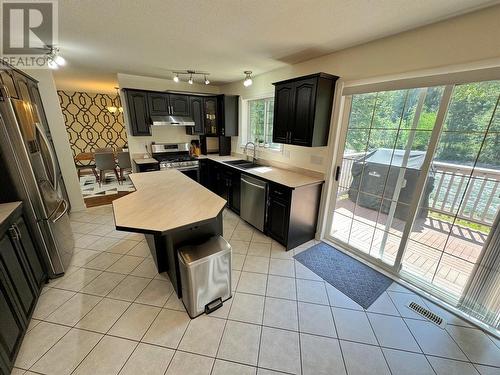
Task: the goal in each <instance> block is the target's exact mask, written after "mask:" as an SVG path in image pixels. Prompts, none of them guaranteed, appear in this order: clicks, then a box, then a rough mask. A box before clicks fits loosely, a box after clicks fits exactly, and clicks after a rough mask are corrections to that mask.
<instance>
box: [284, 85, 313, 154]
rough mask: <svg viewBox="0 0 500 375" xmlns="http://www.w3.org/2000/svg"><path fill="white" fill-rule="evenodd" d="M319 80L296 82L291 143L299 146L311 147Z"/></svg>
mask: <svg viewBox="0 0 500 375" xmlns="http://www.w3.org/2000/svg"><path fill="white" fill-rule="evenodd" d="M316 85H317V79H315V78H313V79H307V80H302V81H297V82H295V89H294V115H293V120H292V121H291V123H290V124H291V126H290V133H291V134H290V136H289V141H290V143H292V144H294V145H298V146H310V145H311V142H312V131H313V127H314V109H315V105H316Z"/></svg>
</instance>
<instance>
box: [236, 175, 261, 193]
mask: <svg viewBox="0 0 500 375" xmlns="http://www.w3.org/2000/svg"><path fill="white" fill-rule="evenodd" d="M241 182H244V183H245V184H249V185H252V186H254V187H256V188H258V189H262V190H265V189H266V185H258V184H254V183H253V182H250V181H248V180H247V179H245V178H244V177H241Z"/></svg>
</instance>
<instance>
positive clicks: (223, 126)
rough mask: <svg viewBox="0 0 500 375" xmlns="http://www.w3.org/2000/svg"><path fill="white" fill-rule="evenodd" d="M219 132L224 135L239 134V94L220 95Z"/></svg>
mask: <svg viewBox="0 0 500 375" xmlns="http://www.w3.org/2000/svg"><path fill="white" fill-rule="evenodd" d="M217 99H218V115H219V118H218V126H217V133H218V135H220V136H223V137H231V136H234V137H236V136H238V106H239V96H237V95H219V96H218V97H217Z"/></svg>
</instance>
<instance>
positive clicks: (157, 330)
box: [142, 309, 190, 349]
mask: <svg viewBox="0 0 500 375" xmlns="http://www.w3.org/2000/svg"><path fill="white" fill-rule="evenodd" d="M189 322H190V319H189V316H188V314H187V313H186V312H182V311H174V310H167V309H162V311H161V312H160V314H158V316H157V317H156V319H155V321H154V322H153V324H151V327H150V328H149V330H148V331H147V332H146V334H145V335H144V337H143V339H142V341H143V342H146V343H149V344H155V345H160V346H165V347H168V348H171V349H177V347H178V345H179V342H180V341H181V339H182V336H183V335H184V332H185V331H186V328H187V326H188V324H189Z"/></svg>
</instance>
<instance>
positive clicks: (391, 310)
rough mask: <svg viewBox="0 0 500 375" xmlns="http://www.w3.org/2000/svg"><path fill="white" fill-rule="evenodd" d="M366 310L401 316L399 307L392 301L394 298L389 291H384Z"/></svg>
mask: <svg viewBox="0 0 500 375" xmlns="http://www.w3.org/2000/svg"><path fill="white" fill-rule="evenodd" d="M366 311H368V312H374V313H379V314H387V315H394V316H399V312H398V309H396V306H394V304H393V303H392V300H391V298H390V297H389V295H388V294H387V292H384V293H382V294H381V295H380V297H378V298H377V299H376V300H375V302H373V303H372V304H371V306H370V307H369V308H368V309H367V310H366Z"/></svg>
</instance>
